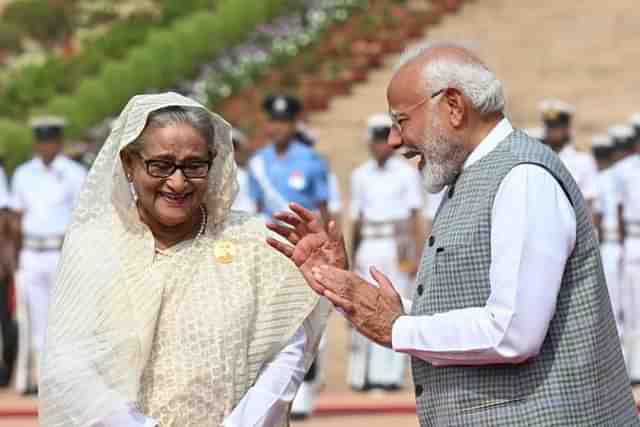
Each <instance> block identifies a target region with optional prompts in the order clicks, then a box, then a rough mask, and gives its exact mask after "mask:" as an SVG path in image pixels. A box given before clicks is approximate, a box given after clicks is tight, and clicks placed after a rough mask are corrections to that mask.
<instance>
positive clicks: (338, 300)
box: [324, 290, 354, 316]
mask: <svg viewBox="0 0 640 427" xmlns="http://www.w3.org/2000/svg"><path fill="white" fill-rule="evenodd" d="M324 296H325V297H326V298H327V299H328V300H329V301H331V303H332V304H333V305H335V306H336V307H340V308H341V309H342V311H344V314H345V315H347V316H351V315H352V314H353V313H354V306H353V303H352V302H351V301H349V300H347V299H345V298H342V297H341V296H339V295H338V294H336V293H334V292H333V291H330V290H325V291H324Z"/></svg>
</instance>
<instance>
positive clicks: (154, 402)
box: [40, 93, 328, 427]
mask: <svg viewBox="0 0 640 427" xmlns="http://www.w3.org/2000/svg"><path fill="white" fill-rule="evenodd" d="M168 106H189V107H197V108H204V107H202V106H200V105H199V104H197V103H195V102H194V101H192V100H190V99H188V98H184V97H182V96H180V95H177V94H173V93H168V94H160V95H144V96H136V97H134V98H133V99H132V100H131V101H130V102H129V103H128V104H127V106H126V107H125V109H124V111H123V112H122V114H121V115H120V117H119V118H118V120H117V121H116V124H115V126H114V129H113V131H112V133H111V135H110V136H109V138H108V140H107V142H106V143H105V145H104V147H103V148H102V150H101V152H100V154H99V156H98V158H97V160H96V162H95V164H94V166H93V168H92V169H91V171H90V173H89V176H88V178H87V181H86V184H85V187H84V189H83V191H82V194H81V196H80V200H79V203H78V206H77V207H76V210H75V212H74V220H73V223H72V225H71V226H70V229H69V233H68V235H67V238H66V241H65V245H64V248H63V254H62V261H61V264H60V270H59V273H58V276H57V281H56V284H55V287H54V290H53V297H52V305H51V308H50V318H49V328H48V333H47V340H46V345H45V352H44V355H43V361H42V368H41V380H40V421H41V425H43V426H45V427H62V426H64V427H70V426H82V427H84V426H91V425H92V424H97V423H99V422H100V421H101V420H104V419H106V418H108V417H109V416H112V415H113V414H117V413H120V412H122V411H128V410H130V409H131V408H132V407H135V408H137V409H138V410H140V412H142V413H144V414H145V415H147V416H150V417H152V418H153V419H155V420H157V421H159V422H160V425H162V426H165V425H166V426H186V425H192V426H219V425H220V424H221V422H222V420H223V419H224V417H225V416H226V415H228V414H229V413H230V412H231V411H232V410H233V408H234V406H235V405H236V404H237V403H238V402H239V401H240V400H241V398H242V396H243V395H244V394H245V393H246V392H247V390H248V389H249V388H250V387H251V386H252V385H253V384H254V383H255V381H256V379H257V377H258V375H259V374H260V370H261V369H262V368H263V367H264V366H265V364H266V363H267V362H268V361H269V360H270V359H272V358H273V356H274V355H276V354H277V353H278V352H279V351H280V350H281V349H282V348H283V347H284V346H285V345H286V343H287V341H288V340H289V339H290V338H291V337H292V336H293V334H294V333H295V331H296V330H297V329H298V328H300V327H301V326H304V331H305V334H306V337H307V345H306V348H305V366H307V367H308V366H309V365H310V363H311V361H312V359H313V356H314V353H315V350H316V348H317V344H318V341H319V339H320V336H321V334H322V331H323V329H324V325H325V322H326V318H327V316H328V308H327V305H326V304H324V303H319V299H318V298H317V297H316V296H315V295H314V294H313V293H312V292H311V291H310V290H309V289H308V287H307V286H306V284H305V282H304V279H303V278H302V276H301V275H300V273H299V272H298V271H297V269H296V268H295V266H294V265H293V264H291V263H290V261H289V260H287V259H286V258H284V257H282V256H280V255H279V254H277V253H276V252H275V251H273V250H272V249H271V248H269V247H268V245H266V243H265V238H266V233H267V232H266V230H265V228H264V223H263V222H262V221H261V220H260V219H258V218H256V217H251V216H249V215H247V214H244V213H239V212H235V211H230V210H229V207H230V206H231V204H232V202H233V200H234V198H235V195H236V192H237V182H236V166H235V163H234V161H233V153H232V145H231V128H230V126H229V125H228V124H227V123H226V122H225V121H224V120H223V119H221V118H220V117H219V116H216V115H212V117H213V119H214V122H215V124H216V129H215V130H216V132H215V134H216V141H215V144H216V147H217V149H218V155H217V157H216V158H215V160H214V163H213V165H212V168H211V172H210V175H209V191H208V193H207V197H206V202H205V203H206V207H207V210H208V212H209V218H210V221H209V224H208V226H207V230H206V232H205V234H204V235H203V236H202V237H200V238H198V239H195V240H193V241H188V242H183V243H182V244H179V245H177V246H176V247H175V248H172V250H170V251H169V252H170V256H168V257H167V256H166V254H165V255H160V254H158V253H156V251H155V247H154V246H155V245H154V239H153V236H152V235H151V233H150V231H149V229H148V228H147V227H146V226H145V225H144V224H143V223H141V221H140V220H139V217H138V214H137V210H136V208H135V204H134V201H133V199H132V196H131V192H130V190H129V186H128V182H127V180H126V179H125V175H124V171H123V168H122V164H121V162H120V158H119V153H120V151H121V150H122V149H123V148H124V147H126V146H127V144H129V143H131V142H133V141H134V140H136V138H138V137H139V136H140V134H141V132H142V131H143V129H144V127H145V125H146V121H147V117H148V115H149V113H151V112H152V111H155V110H158V109H161V108H164V107H168ZM221 245H222V246H224V247H226V248H227V252H228V253H230V254H231V256H230V260H229V259H224V260H223V261H224V262H221V260H220V258H219V257H216V251H217V250H218V249H219V248H220V246H221ZM229 248H230V249H229ZM229 261H230V262H229ZM168 373H171V377H170V378H168V377H167V374H168ZM149 412H151V413H149ZM282 424H286V420H282Z"/></svg>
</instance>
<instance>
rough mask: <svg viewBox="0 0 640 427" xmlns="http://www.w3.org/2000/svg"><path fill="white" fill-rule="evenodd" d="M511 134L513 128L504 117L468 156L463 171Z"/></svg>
mask: <svg viewBox="0 0 640 427" xmlns="http://www.w3.org/2000/svg"><path fill="white" fill-rule="evenodd" d="M512 132H513V126H511V122H510V121H509V119H507V118H506V117H505V118H503V119H502V120H500V122H498V124H497V125H496V126H495V127H494V128H493V129H491V132H489V134H488V135H487V136H486V137H485V138H484V139H483V140H482V142H481V143H480V144H478V146H477V147H476V148H475V149H474V150H473V151H472V152H471V154H469V157H467V160H466V161H465V162H464V166H463V167H462V168H463V169H466V168H468V167H469V166H471V165H472V164H474V163H475V162H477V161H478V160H480V159H482V158H483V157H484V156H486V155H487V154H489V153H490V152H491V151H493V149H494V148H496V147H497V146H498V144H499V143H500V142H502V141H503V140H505V139H506V138H507V137H508V136H509V135H511V133H512Z"/></svg>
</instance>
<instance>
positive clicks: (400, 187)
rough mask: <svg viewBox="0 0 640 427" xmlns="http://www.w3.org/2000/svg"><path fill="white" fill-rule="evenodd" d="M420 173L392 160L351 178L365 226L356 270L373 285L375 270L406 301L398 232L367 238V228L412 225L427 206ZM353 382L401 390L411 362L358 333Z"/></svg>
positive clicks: (355, 207) (355, 211)
mask: <svg viewBox="0 0 640 427" xmlns="http://www.w3.org/2000/svg"><path fill="white" fill-rule="evenodd" d="M423 203H424V202H423V200H422V187H421V180H420V176H419V174H418V172H417V171H416V170H415V169H414V168H413V167H411V166H410V165H409V164H407V163H406V162H405V161H403V160H401V159H399V158H396V157H392V158H390V159H389V160H388V161H387V162H386V164H385V165H384V167H383V168H380V167H379V166H378V164H377V162H375V161H374V160H369V161H368V162H366V163H365V164H363V165H362V166H360V167H359V168H358V169H356V170H355V171H354V172H353V174H352V177H351V215H352V217H353V219H360V220H361V221H362V224H363V230H362V231H363V237H362V240H361V243H360V246H359V247H358V250H357V253H356V255H355V270H356V272H357V273H358V274H360V275H361V276H362V277H364V278H365V279H367V280H369V281H373V278H372V277H371V275H370V273H369V267H370V266H372V265H375V266H376V267H377V268H379V269H380V270H381V271H384V272H385V274H386V275H387V276H388V277H389V278H390V279H391V281H392V283H393V284H394V286H395V287H396V289H397V290H398V292H400V294H401V295H405V296H406V295H407V293H408V291H409V287H410V284H411V280H412V279H411V277H410V276H409V275H408V274H407V273H405V272H403V271H401V270H400V268H399V261H400V260H399V256H398V244H397V241H396V239H395V238H394V236H393V232H391V234H389V235H388V236H387V237H382V238H381V237H374V238H368V237H367V235H366V234H365V231H366V228H367V225H366V224H367V223H368V222H377V223H390V222H392V221H399V220H404V221H407V220H409V218H410V217H411V214H412V212H413V211H416V210H419V209H421V208H422V206H423ZM352 348H353V351H352V355H351V360H350V367H349V382H350V384H351V385H352V386H353V387H355V388H362V387H364V386H365V384H367V383H368V384H374V385H381V386H389V385H391V386H394V385H395V386H400V385H401V384H402V381H403V376H404V370H405V366H406V357H405V356H404V355H399V354H397V353H394V352H393V351H391V350H389V349H386V348H384V347H381V346H379V345H377V344H375V343H372V342H370V341H369V340H368V339H366V338H364V337H363V336H361V335H360V334H359V333H358V332H356V331H355V330H354V332H353V346H352Z"/></svg>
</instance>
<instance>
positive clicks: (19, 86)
mask: <svg viewBox="0 0 640 427" xmlns="http://www.w3.org/2000/svg"><path fill="white" fill-rule="evenodd" d="M29 1H30V2H31V3H33V5H36V4H37V5H38V6H39V7H45V9H44V10H45V11H46V10H48V9H46V8H49V6H48V5H47V4H46V2H45V3H44V4H42V5H41V4H40V2H41V0H35V1H34V0H29ZM216 4H217V1H216V0H161V1H160V2H159V5H158V7H159V8H160V10H161V13H160V17H159V19H154V18H152V17H150V16H145V15H140V16H137V15H134V16H131V17H129V18H128V19H126V20H121V21H117V22H114V23H112V24H111V25H110V28H109V30H108V31H107V32H105V33H104V34H101V35H99V36H98V37H96V38H95V39H93V40H91V41H89V42H87V43H86V45H85V46H84V48H83V50H82V52H81V53H80V54H79V55H77V56H74V57H73V58H71V59H64V58H63V57H62V55H61V54H59V53H58V54H51V55H49V56H48V57H47V59H46V60H45V61H44V63H41V64H33V65H29V66H25V67H23V68H20V69H19V70H15V71H12V72H11V74H10V75H8V76H7V78H6V79H5V81H4V82H1V83H0V116H2V117H11V118H14V119H21V118H24V117H25V115H26V114H27V113H28V112H29V110H30V109H32V108H33V107H34V106H37V105H41V104H43V103H46V102H48V101H49V100H50V99H51V98H52V97H53V96H55V95H62V94H66V93H71V92H73V91H75V90H76V89H77V85H78V83H79V82H80V81H82V80H83V79H85V78H88V77H91V76H95V75H97V74H98V73H99V72H100V71H101V70H102V68H103V67H104V66H105V64H106V63H108V62H109V61H112V60H121V59H122V58H124V57H125V56H126V55H127V53H128V52H129V51H130V50H131V49H132V48H133V47H134V46H138V45H140V44H142V43H143V42H144V41H145V40H146V38H147V35H148V34H149V33H151V32H152V31H154V29H155V28H157V27H158V26H163V27H168V26H169V25H170V24H171V23H173V22H175V21H176V20H178V19H179V18H181V17H183V16H184V15H189V14H192V13H194V12H195V11H202V10H205V11H211V10H214V9H215V7H216ZM33 5H31V6H33ZM36 19H37V17H36V16H34V17H32V18H31V20H32V21H33V20H36ZM15 20H17V22H18V23H20V20H19V19H18V18H16V19H15ZM36 22H37V21H36ZM18 23H16V24H13V23H12V22H8V23H6V24H3V25H2V26H0V27H1V28H0V47H2V46H3V45H5V44H9V43H11V38H10V36H11V34H13V33H11V32H10V31H9V30H10V29H11V28H16V29H14V32H15V31H18V32H20V31H19V29H18V28H19V27H18ZM21 24H22V25H23V26H24V25H25V24H24V23H21ZM5 27H7V28H6V29H5ZM3 29H4V30H6V31H2V30H3Z"/></svg>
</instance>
